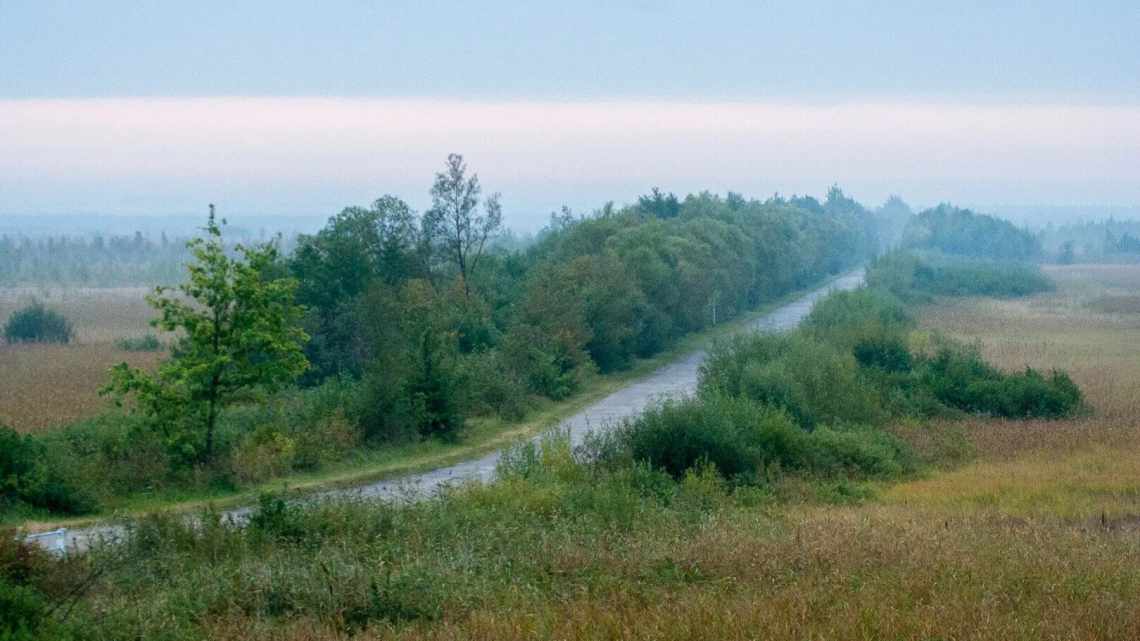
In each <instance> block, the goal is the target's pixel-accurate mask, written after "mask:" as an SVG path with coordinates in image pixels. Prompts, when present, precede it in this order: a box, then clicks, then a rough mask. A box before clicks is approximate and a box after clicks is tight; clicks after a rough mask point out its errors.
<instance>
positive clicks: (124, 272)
mask: <svg viewBox="0 0 1140 641" xmlns="http://www.w3.org/2000/svg"><path fill="white" fill-rule="evenodd" d="M710 196H711V195H710V194H707V193H702V194H693V195H689V196H687V197H685V198H684V199H680V198H677V197H676V196H674V195H672V194H662V193H661V192H659V191H658V192H651V193H650V194H648V195H646V196H644V197H643V199H648V200H653V199H654V198H660V199H662V200H661V202H660V203H658V205H657V206H661V207H667V208H669V207H671V208H674V209H676V210H677V211H680V209H681V207H682V206H683V205H684V204H685V203H686V202H688V201H692V200H696V199H698V198H705V197H710ZM722 200H723V201H724V202H726V203H727V202H737V201H739V200H743V198H742V197H741V196H739V195H738V194H732V193H730V194H728V195H727V196H725V197H723V198H722ZM826 201H827V199H826V198H825V199H824V200H823V201H822V202H821V201H818V200H817V199H815V198H813V197H810V196H793V197H791V198H780V197H778V196H777V197H772V198H769V199H767V200H765V201H762V202H764V203H769V204H774V203H779V202H783V203H785V204H789V205H792V206H798V207H805V208H808V209H815V208H816V207H818V206H822V205H824V204H825V203H826ZM401 202H403V201H401ZM642 206H643V203H642V199H639V200H638V201H637V202H636V203H634V204H632V205H627V206H614V205H613V204H607V205H606V207H604V208H603V209H602V210H599V211H596V212H594V214H595V215H597V214H600V213H601V212H602V211H605V212H610V213H613V212H620V211H628V210H631V209H637V208H640V207H642ZM350 209H352V208H350ZM366 209H367V208H366ZM860 209H861V210H862V211H864V212H866V214H867V215H869V216H870V217H871V218H872V219H873V223H872V224H871V226H872V228H873V231H874V233H875V234H876V235H877V236H878V239H879V241H878V242H879V248H880V250H885V249H888V248H891V247H899V246H909V247H914V248H930V249H936V250H939V251H943V252H946V253H950V254H959V253H964V254H966V255H984V256H985V257H988V258H998V257H999V256H996V255H994V253H993V252H992V251H990V249H988V248H1006V249H999V250H998V251H999V253H1001V252H1004V254H1003V256H1001V257H1004V258H1010V259H1021V260H1039V259H1040V260H1049V261H1056V262H1062V263H1064V262H1091V261H1097V260H1105V261H1108V262H1127V261H1133V260H1138V259H1140V221H1120V220H1113V219H1108V220H1105V221H1100V222H1095V223H1087V222H1086V223H1075V224H1071V225H1061V226H1054V225H1049V226H1047V227H1045V228H1044V229H1042V230H1040V231H1036V232H1032V231H1029V230H1027V229H1024V228H1018V227H1016V226H1014V225H1013V224H1011V223H1009V222H1007V221H1005V220H1004V219H1001V218H998V217H995V216H988V215H984V214H976V213H974V212H971V211H969V210H965V209H958V208H955V207H952V206H950V205H946V204H943V205H939V206H938V207H934V208H930V209H927V210H924V211H922V212H921V213H919V214H917V216H916V214H915V212H914V211H912V209H911V207H910V206H909V205H907V203H906V202H905V201H903V200H902V199H901V198H899V197H898V196H891V197H890V198H889V199H888V200H887V201H886V202H884V203H883V204H882V205H880V206H878V207H875V208H868V207H864V206H862V205H860ZM664 213H668V211H664ZM568 215H569V216H570V218H575V217H574V216H573V215H572V214H569V213H568V211H567V210H565V209H564V210H563V211H562V212H558V213H555V214H552V215H551V221H552V223H551V225H549V226H547V227H545V228H544V229H542V230H541V231H539V232H538V233H536V234H533V235H516V234H514V233H513V232H512V231H511V230H509V229H502V230H500V233H499V234H498V235H497V237H496V238H494V239H492V241H491V242H490V244H489V247H488V249H489V250H492V251H494V252H498V253H510V252H514V251H523V250H526V249H528V248H530V247H531V246H533V245H535V244H537V243H540V242H541V241H542V239H543V238H544V237H545V236H547V235H549V234H550V232H551V231H553V230H555V229H557V228H558V226H559V225H560V224H561V222H559V221H561V220H564V219H565V218H566V216H568ZM967 218H968V220H966V219H967ZM963 222H965V223H966V224H965V225H963V224H962V223H963ZM291 225H292V226H291V229H292V230H293V231H290V232H288V233H284V234H281V235H279V237H278V241H277V242H278V243H279V244H280V246H281V249H282V250H283V251H284V252H285V253H289V252H290V251H292V250H293V249H294V247H295V244H296V242H297V239H298V237H299V236H301V235H303V234H298V233H296V229H297V224H296V221H291ZM908 226H909V229H908ZM939 226H941V230H940V233H945V234H952V235H953V236H954V237H953V238H951V237H950V236H944V237H943V238H942V239H941V240H940V241H938V242H937V243H935V244H937V245H940V246H938V247H928V245H930V243H931V234H932V233H933V232H936V231H939V229H936V228H939ZM183 227H185V224H184V225H183ZM247 227H248V226H247ZM247 227H240V228H237V229H229V228H227V237H228V238H230V239H233V238H234V237H235V236H237V237H240V239H241V240H242V241H245V242H256V241H258V240H265V239H266V234H267V232H266V230H265V229H261V230H260V231H259V232H258V233H254V232H253V231H252V229H250V228H247ZM951 230H954V231H951ZM964 230H968V231H964ZM963 233H964V234H965V235H963ZM969 234H974V235H973V236H970V235H969ZM904 235H905V237H904ZM186 240H188V237H186V236H185V232H184V231H182V232H179V233H178V234H175V235H172V236H169V237H168V236H167V234H166V233H165V232H161V233H157V234H155V233H153V230H151V233H144V232H142V231H136V232H135V233H133V234H123V233H107V234H101V233H93V234H92V233H88V234H65V233H60V234H50V233H37V234H33V235H24V234H20V233H15V234H12V233H4V234H0V287H34V286H75V287H120V286H148V287H149V286H155V285H172V284H175V283H177V282H179V281H180V280H181V277H182V275H183V273H184V272H185V267H186V264H187V262H188V261H189V259H190V254H189V253H188V252H187V251H186ZM1010 247H1018V248H1019V249H1018V250H1016V251H1013V252H1010V251H1007V249H1008V248H1010ZM1011 253H1012V254H1013V255H1009V254H1011Z"/></svg>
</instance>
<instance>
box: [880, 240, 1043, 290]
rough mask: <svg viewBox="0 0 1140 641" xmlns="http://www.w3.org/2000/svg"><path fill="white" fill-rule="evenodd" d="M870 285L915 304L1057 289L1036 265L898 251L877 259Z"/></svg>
mask: <svg viewBox="0 0 1140 641" xmlns="http://www.w3.org/2000/svg"><path fill="white" fill-rule="evenodd" d="M867 285H868V287H869V288H871V289H880V290H885V291H889V292H891V293H893V294H894V295H896V296H898V297H900V298H902V299H905V300H908V301H912V302H925V301H928V300H930V298H931V297H932V296H997V297H1019V296H1028V295H1029V294H1035V293H1038V292H1046V291H1050V290H1052V289H1053V281H1051V280H1049V277H1048V276H1046V275H1045V274H1043V273H1042V272H1041V269H1040V268H1038V267H1037V266H1036V265H1030V264H1027V263H1019V262H1013V261H994V260H985V259H966V258H951V257H946V256H938V255H924V256H922V257H919V256H918V255H916V254H913V253H910V252H905V251H895V252H891V253H890V254H887V255H885V256H882V257H880V258H878V259H876V260H875V261H874V262H873V263H872V264H871V267H870V268H869V269H868V270H867Z"/></svg>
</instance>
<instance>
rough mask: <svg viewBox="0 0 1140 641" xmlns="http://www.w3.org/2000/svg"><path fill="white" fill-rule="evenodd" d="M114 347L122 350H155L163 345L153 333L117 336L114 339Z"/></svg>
mask: <svg viewBox="0 0 1140 641" xmlns="http://www.w3.org/2000/svg"><path fill="white" fill-rule="evenodd" d="M115 347H118V348H119V349H121V350H123V351H124V352H157V351H158V350H160V349H162V347H163V346H162V342H161V341H159V340H158V337H157V336H155V335H154V334H144V335H142V336H133V337H125V338H118V339H116V340H115Z"/></svg>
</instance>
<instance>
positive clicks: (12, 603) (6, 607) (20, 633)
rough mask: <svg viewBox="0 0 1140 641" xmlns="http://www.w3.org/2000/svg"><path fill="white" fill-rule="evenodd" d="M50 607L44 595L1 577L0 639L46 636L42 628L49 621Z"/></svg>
mask: <svg viewBox="0 0 1140 641" xmlns="http://www.w3.org/2000/svg"><path fill="white" fill-rule="evenodd" d="M48 609H49V608H48V604H47V602H46V601H45V600H44V597H43V595H41V594H40V593H38V592H37V591H35V590H33V589H31V588H29V587H25V586H22V585H13V584H11V583H9V582H8V581H6V580H5V579H4V577H0V639H3V640H4V641H25V640H26V641H31V640H33V639H41V638H45V637H43V636H42V635H41V634H40V630H41V628H43V627H44V623H45V622H46V621H47V618H48Z"/></svg>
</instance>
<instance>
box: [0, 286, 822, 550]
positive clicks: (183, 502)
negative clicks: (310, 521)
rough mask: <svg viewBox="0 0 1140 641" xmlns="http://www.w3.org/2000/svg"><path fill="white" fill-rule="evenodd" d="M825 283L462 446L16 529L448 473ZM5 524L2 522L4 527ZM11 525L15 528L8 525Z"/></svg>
mask: <svg viewBox="0 0 1140 641" xmlns="http://www.w3.org/2000/svg"><path fill="white" fill-rule="evenodd" d="M828 282H830V280H827V281H822V282H821V283H819V284H817V285H814V286H812V287H810V288H807V289H804V290H800V291H797V292H793V293H791V294H788V295H786V296H783V297H781V298H779V299H777V300H774V301H772V302H769V303H767V304H765V305H763V306H761V307H760V308H759V309H756V310H754V311H751V312H749V313H747V314H744V315H742V316H741V317H739V318H736V319H734V320H732V321H730V322H727V323H722V324H720V325H718V326H716V327H714V328H711V329H708V330H706V331H704V332H700V333H696V334H691V335H689V336H686V337H684V338H683V339H681V340H680V341H678V342H677V343H676V344H674V345H673V346H672V347H670V348H669V349H667V350H665V351H663V352H661V353H660V354H657V355H655V356H653V357H652V358H647V359H637V360H636V361H635V362H634V364H633V365H632V367H630V368H629V369H627V370H625V371H622V372H617V373H614V374H611V375H606V376H594V377H592V378H591V379H590V380H589V381H588V382H587V383H586V385H585V386H584V388H583V389H582V390H581V391H580V392H579V393H578V394H575V395H574V396H573V397H572V398H569V399H567V400H564V401H558V402H555V401H549V400H545V399H544V400H543V401H541V404H540V406H539V407H538V408H537V409H535V410H533V411H531V412H530V413H529V414H528V415H527V417H526V418H525V419H524V420H522V421H517V422H509V421H504V420H502V419H498V418H475V419H472V420H471V421H470V423H469V426H468V429H467V431H466V432H465V433H464V435H463V437H462V438H461V439H460V441H458V442H457V443H446V442H442V441H438V440H430V441H424V442H420V443H412V444H407V445H401V446H396V447H390V448H384V449H382V450H376V451H366V452H362V453H361V454H360V456H359V457H357V458H354V459H352V460H350V461H345V462H343V463H341V464H339V465H331V466H328V467H326V468H325V469H322V470H320V471H318V472H315V473H310V474H293V475H290V476H286V477H282V478H276V479H272V480H270V481H267V482H265V483H261V484H257V485H254V486H251V487H247V488H243V489H242V490H241V491H238V492H233V491H225V490H215V491H209V490H194V491H178V490H166V491H163V492H161V493H158V494H155V495H148V496H133V497H127V498H124V499H122V500H121V501H120V502H116V503H111V504H109V505H108V506H106V509H105V510H104V512H103V513H101V514H97V515H93V516H85V517H76V518H64V519H51V520H34V521H20V522H18V524H19V525H20V526H21V527H23V528H25V529H27V530H28V531H31V532H39V531H45V530H52V529H55V528H59V527H77V526H82V525H88V524H91V523H95V522H98V521H99V520H101V519H103V518H106V517H108V516H112V515H113V516H115V517H119V516H127V515H130V514H139V513H145V512H151V511H155V510H165V509H171V508H175V509H179V510H198V509H201V508H202V507H204V506H205V505H207V504H210V505H213V506H216V507H221V508H226V507H232V506H236V505H242V504H246V503H250V502H252V501H253V500H254V499H255V498H256V497H257V496H258V495H259V494H262V493H265V492H268V491H272V492H283V491H287V492H311V491H317V490H321V489H328V488H335V487H351V486H355V485H361V484H364V483H367V482H370V481H378V480H382V479H387V478H394V477H398V476H405V475H408V474H412V473H415V472H421V471H426V470H431V469H435V468H439V467H444V466H447V465H451V464H454V463H458V462H460V461H464V460H467V459H471V458H475V457H478V456H480V455H482V454H486V453H489V452H492V451H495V450H498V449H501V448H503V447H506V446H508V445H510V444H512V443H517V442H520V441H523V440H525V439H528V438H531V437H533V436H535V435H537V434H539V433H541V432H543V431H545V430H547V429H550V428H551V427H553V426H555V425H557V424H558V423H559V422H560V421H562V420H563V419H565V418H567V417H569V416H570V415H572V414H574V413H575V412H577V411H579V410H581V409H583V408H584V407H586V406H588V405H589V404H591V403H593V402H595V401H597V400H600V399H602V398H605V397H606V396H608V395H609V394H611V393H613V392H614V391H616V390H618V389H620V388H621V387H624V386H625V385H628V384H629V383H631V382H633V381H635V380H636V379H638V378H641V377H643V376H646V375H648V374H650V373H652V372H653V371H655V370H657V369H658V368H660V367H663V366H665V365H667V364H669V363H670V362H672V361H674V360H677V359H678V358H680V357H681V356H683V355H686V354H689V353H690V352H693V351H695V350H698V349H702V348H705V347H707V346H708V345H709V344H711V343H712V342H713V341H714V340H716V339H717V338H719V337H723V336H727V335H730V334H733V333H736V332H739V331H741V330H743V329H744V328H746V327H747V326H748V325H749V324H751V323H754V322H755V321H756V320H757V319H759V318H760V317H762V316H764V315H765V314H767V313H769V312H770V311H772V310H773V309H776V308H778V307H780V306H782V305H784V304H787V303H789V302H791V301H794V300H796V299H797V298H799V297H800V296H803V295H804V294H805V293H807V292H808V291H811V290H813V289H816V288H818V287H822V286H824V285H826V284H827V283H828ZM5 523H6V521H5V520H4V519H3V518H0V525H2V524H5ZM8 523H9V524H16V523H15V522H11V521H8Z"/></svg>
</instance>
